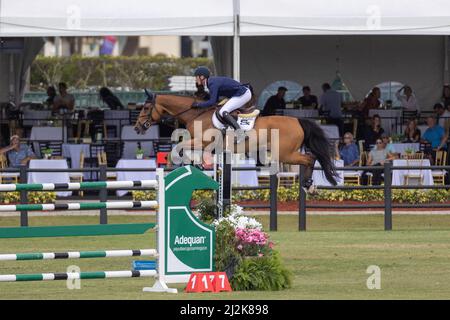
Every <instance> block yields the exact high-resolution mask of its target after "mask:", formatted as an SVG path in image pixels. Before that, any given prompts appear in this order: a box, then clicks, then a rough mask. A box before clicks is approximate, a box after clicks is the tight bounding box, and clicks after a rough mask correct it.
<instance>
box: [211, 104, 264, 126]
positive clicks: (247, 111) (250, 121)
mask: <svg viewBox="0 0 450 320" xmlns="http://www.w3.org/2000/svg"><path fill="white" fill-rule="evenodd" d="M228 100H230V99H229V98H224V99H222V100H220V101H219V103H218V104H217V106H216V111H215V116H216V118H217V120H219V121H220V122H221V123H222V124H223V125H224V126H228V124H227V122H226V121H225V120H224V119H223V118H222V116H221V115H220V113H219V111H220V109H221V108H222V107H223V106H224V105H225V103H227V102H228ZM259 113H260V111H259V110H258V109H257V108H256V106H255V98H254V97H252V98H251V99H250V101H249V102H247V103H246V104H245V105H243V106H242V107H241V108H239V109H236V110H234V111H233V112H232V113H231V116H232V117H233V118H235V119H236V121H237V123H238V124H239V126H240V127H241V129H242V130H244V131H248V130H251V129H253V126H254V124H255V121H256V118H257V117H258V116H259Z"/></svg>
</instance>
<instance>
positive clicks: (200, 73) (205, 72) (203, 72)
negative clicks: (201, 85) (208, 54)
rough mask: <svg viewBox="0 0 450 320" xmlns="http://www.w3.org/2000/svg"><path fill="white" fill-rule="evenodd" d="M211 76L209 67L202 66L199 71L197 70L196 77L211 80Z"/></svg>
mask: <svg viewBox="0 0 450 320" xmlns="http://www.w3.org/2000/svg"><path fill="white" fill-rule="evenodd" d="M210 75H211V71H209V69H208V68H207V67H204V66H200V67H198V68H197V69H195V72H194V76H196V77H197V76H204V77H205V78H209V76H210Z"/></svg>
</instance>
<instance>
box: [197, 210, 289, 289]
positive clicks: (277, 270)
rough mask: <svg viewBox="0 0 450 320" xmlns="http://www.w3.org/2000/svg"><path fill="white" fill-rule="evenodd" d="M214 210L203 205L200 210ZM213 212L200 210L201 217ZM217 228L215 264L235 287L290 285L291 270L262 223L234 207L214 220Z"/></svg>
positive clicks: (278, 286)
mask: <svg viewBox="0 0 450 320" xmlns="http://www.w3.org/2000/svg"><path fill="white" fill-rule="evenodd" d="M206 209H208V210H211V206H209V205H204V206H202V205H200V206H199V211H201V210H206ZM210 215H211V214H210V213H205V212H200V213H199V216H200V217H209V216H210ZM212 225H213V226H214V227H215V229H216V256H215V264H216V269H217V270H218V271H225V272H226V273H227V275H228V278H229V279H230V284H231V286H232V287H233V289H234V290H280V289H284V288H289V287H290V286H291V277H292V276H291V273H290V271H288V270H287V269H286V268H285V267H284V266H283V264H282V262H281V259H280V256H279V254H278V253H277V252H276V250H275V249H274V244H273V242H272V241H270V237H269V235H268V234H267V233H265V232H264V230H263V226H262V224H261V223H260V222H259V221H257V220H256V219H255V218H253V217H248V216H246V215H245V212H244V211H243V209H242V208H241V207H239V206H231V207H230V208H229V210H228V211H227V212H225V213H224V217H222V218H220V219H216V220H214V221H213V222H212Z"/></svg>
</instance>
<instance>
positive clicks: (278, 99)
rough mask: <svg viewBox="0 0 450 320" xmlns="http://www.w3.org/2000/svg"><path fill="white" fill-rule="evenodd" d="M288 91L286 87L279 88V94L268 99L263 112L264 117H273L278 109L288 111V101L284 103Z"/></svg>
mask: <svg viewBox="0 0 450 320" xmlns="http://www.w3.org/2000/svg"><path fill="white" fill-rule="evenodd" d="M286 91H288V90H287V88H286V87H279V88H278V91H277V94H275V95H273V96H271V97H270V98H269V99H267V101H266V104H265V105H264V109H263V111H262V115H263V116H272V115H274V114H275V111H276V110H277V109H286V101H284V96H285V94H286Z"/></svg>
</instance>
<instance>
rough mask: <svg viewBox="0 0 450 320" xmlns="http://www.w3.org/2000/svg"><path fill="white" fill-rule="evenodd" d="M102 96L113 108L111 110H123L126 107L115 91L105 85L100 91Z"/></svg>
mask: <svg viewBox="0 0 450 320" xmlns="http://www.w3.org/2000/svg"><path fill="white" fill-rule="evenodd" d="M99 94H100V98H101V99H102V101H103V102H104V103H105V104H106V105H107V106H108V107H109V108H110V109H111V110H122V109H125V107H124V106H123V104H122V102H120V99H119V98H118V97H117V96H116V95H114V93H112V92H111V90H109V89H108V88H106V87H103V88H101V89H100V91H99Z"/></svg>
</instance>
